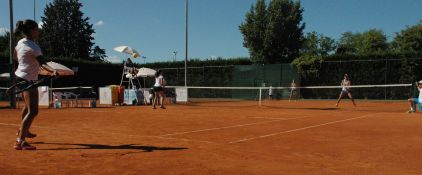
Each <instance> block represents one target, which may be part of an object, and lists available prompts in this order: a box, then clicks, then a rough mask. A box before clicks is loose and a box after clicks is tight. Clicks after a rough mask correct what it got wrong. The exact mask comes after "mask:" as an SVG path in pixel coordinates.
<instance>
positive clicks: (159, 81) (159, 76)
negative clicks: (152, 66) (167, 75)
mask: <svg viewBox="0 0 422 175" xmlns="http://www.w3.org/2000/svg"><path fill="white" fill-rule="evenodd" d="M165 85H166V81H165V79H164V76H163V71H161V70H158V71H157V72H156V73H155V84H154V87H153V88H154V93H155V97H154V100H153V102H152V105H153V106H152V108H153V109H156V108H155V105H156V104H157V100H159V101H160V108H161V109H166V108H165V107H164V103H163V102H164V98H166V95H165V94H164V86H165Z"/></svg>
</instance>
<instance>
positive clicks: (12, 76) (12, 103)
mask: <svg viewBox="0 0 422 175" xmlns="http://www.w3.org/2000/svg"><path fill="white" fill-rule="evenodd" d="M9 15H10V32H9V55H10V59H9V71H10V82H11V84H14V83H15V82H14V79H15V74H14V73H13V68H14V67H15V63H14V62H13V0H9ZM10 106H11V107H12V108H13V109H15V108H16V96H14V95H11V96H10Z"/></svg>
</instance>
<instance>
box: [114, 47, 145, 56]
mask: <svg viewBox="0 0 422 175" xmlns="http://www.w3.org/2000/svg"><path fill="white" fill-rule="evenodd" d="M113 50H115V51H117V52H122V53H126V54H130V55H131V56H132V57H133V58H137V57H139V53H138V51H136V50H135V49H134V48H131V47H129V46H119V47H115V48H114V49H113Z"/></svg>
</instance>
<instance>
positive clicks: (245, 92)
mask: <svg viewBox="0 0 422 175" xmlns="http://www.w3.org/2000/svg"><path fill="white" fill-rule="evenodd" d="M166 88H167V89H168V90H170V91H173V92H176V98H177V99H178V100H179V99H184V98H185V97H179V96H186V98H187V100H188V101H189V102H207V101H210V102H211V101H212V102H216V101H257V102H258V103H257V104H261V103H262V102H263V101H266V100H334V99H338V98H339V95H340V92H341V90H342V87H341V86H305V87H296V90H295V91H294V90H292V88H291V87H199V86H188V87H183V86H170V87H166ZM349 88H350V92H351V94H352V96H353V98H354V99H357V100H384V101H396V100H407V99H408V98H409V97H413V96H415V95H416V94H415V92H414V86H412V84H387V85H354V86H350V87H349ZM178 89H183V90H185V91H187V93H186V94H184V93H182V94H180V93H178V92H180V91H178ZM182 92H183V91H182ZM345 98H347V97H345Z"/></svg>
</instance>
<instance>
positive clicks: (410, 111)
mask: <svg viewBox="0 0 422 175" xmlns="http://www.w3.org/2000/svg"><path fill="white" fill-rule="evenodd" d="M415 112H416V111H415V110H409V111H407V113H409V114H410V113H415Z"/></svg>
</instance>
